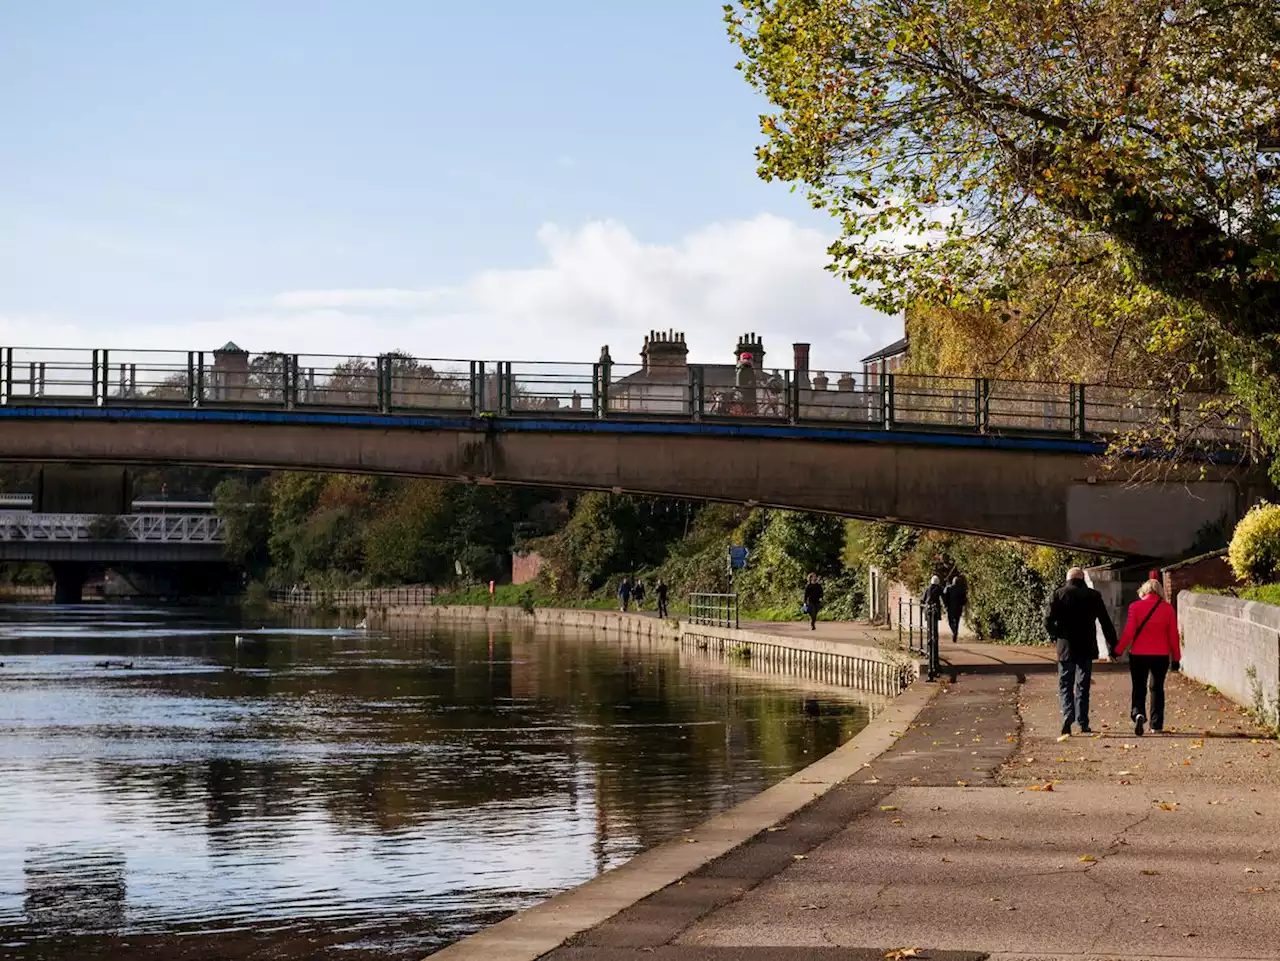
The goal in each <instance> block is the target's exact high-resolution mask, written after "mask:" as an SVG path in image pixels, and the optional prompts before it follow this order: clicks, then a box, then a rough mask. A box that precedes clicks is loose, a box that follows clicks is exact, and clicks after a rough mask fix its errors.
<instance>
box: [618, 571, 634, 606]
mask: <svg viewBox="0 0 1280 961" xmlns="http://www.w3.org/2000/svg"><path fill="white" fill-rule="evenodd" d="M630 608H631V581H630V580H628V579H627V578H625V577H624V578H623V579H622V583H621V584H619V585H618V609H619V610H622V611H626V610H629V609H630Z"/></svg>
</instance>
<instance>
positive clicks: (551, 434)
mask: <svg viewBox="0 0 1280 961" xmlns="http://www.w3.org/2000/svg"><path fill="white" fill-rule="evenodd" d="M112 415H114V416H112ZM1099 450H1100V449H1099V447H1098V446H1097V445H1096V444H1091V443H1085V442H1079V441H1070V440H1066V441H1048V440H1035V439H1031V438H992V437H986V436H970V437H962V438H957V437H955V436H949V435H930V434H922V433H914V434H908V433H884V432H881V433H876V434H862V433H859V432H851V431H839V432H837V431H821V430H814V429H811V428H788V427H765V426H752V425H706V424H688V423H682V424H671V423H658V422H636V421H622V422H608V421H593V420H584V421H579V422H572V421H570V422H565V421H535V420H529V419H520V418H478V419H471V418H464V419H444V418H396V417H386V416H381V417H379V416H368V417H352V416H336V415H335V416H333V417H329V418H326V417H324V416H323V415H314V414H288V413H277V412H262V413H261V414H260V415H255V413H254V412H234V413H233V412H218V411H199V410H195V411H181V412H178V411H165V412H161V414H160V416H157V415H156V414H154V413H153V414H151V415H150V416H149V418H147V419H144V418H143V417H133V416H119V412H111V413H110V414H108V412H101V413H100V414H97V413H96V412H91V411H90V412H85V411H74V412H69V413H68V414H67V416H66V417H65V418H64V419H58V418H57V417H52V418H51V417H50V416H48V412H43V415H42V416H40V417H39V418H35V417H32V418H17V417H15V418H11V419H10V418H6V419H5V420H4V421H3V422H0V457H3V458H4V459H7V460H22V461H34V462H88V463H93V462H97V463H115V464H206V465H215V466H225V467H256V468H275V469H285V470H321V471H337V472H355V473H377V474H398V475H407V476H420V477H435V478H444V479H449V480H464V481H472V482H478V483H512V484H531V485H539V486H547V487H560V488H578V489H597V490H616V491H628V492H634V493H644V494H659V495H669V496H675V497H689V498H698V499H709V500H718V501H730V502H738V503H748V504H760V505H765V506H777V507H786V508H795V509H801V510H812V511H821V512H827V513H832V514H839V515H843V516H847V517H858V518H867V519H888V520H894V521H898V522H901V523H905V524H912V525H916V526H920V527H930V528H939V529H946V530H954V531H963V532H969V533H975V534H983V535H989V536H996V537H1005V538H1014V539H1020V540H1026V541H1030V542H1036V543H1044V544H1055V545H1063V546H1072V547H1080V548H1088V549H1091V550H1100V551H1104V552H1110V553H1116V554H1129V555H1147V556H1161V557H1164V556H1172V555H1176V554H1180V553H1182V552H1184V551H1185V550H1187V549H1188V548H1189V547H1190V546H1191V545H1192V543H1193V542H1194V541H1195V539H1196V534H1197V531H1199V530H1200V529H1202V528H1204V527H1205V526H1206V525H1211V524H1214V523H1216V522H1219V521H1221V520H1223V519H1225V520H1227V521H1233V520H1235V519H1236V518H1238V517H1239V515H1240V514H1241V512H1242V511H1243V509H1244V508H1245V507H1246V506H1247V504H1248V503H1249V502H1250V501H1251V499H1252V498H1253V497H1254V496H1255V495H1256V494H1258V493H1260V492H1262V491H1263V490H1265V487H1264V484H1263V482H1262V481H1261V479H1257V478H1246V477H1243V476H1234V477H1233V476H1231V474H1230V472H1229V471H1227V470H1226V469H1219V468H1211V469H1210V470H1209V471H1208V472H1207V474H1206V475H1205V476H1203V477H1201V476H1200V474H1199V472H1198V471H1196V472H1194V473H1192V474H1190V475H1188V476H1187V477H1185V478H1169V479H1166V480H1164V481H1162V482H1160V483H1158V484H1151V485H1144V486H1141V487H1135V486H1132V485H1131V483H1130V482H1128V481H1126V480H1120V479H1113V478H1111V477H1108V476H1105V475H1103V474H1102V473H1101V471H1100V467H1099V464H1098V454H1099Z"/></svg>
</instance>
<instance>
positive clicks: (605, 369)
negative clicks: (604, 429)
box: [597, 360, 613, 420]
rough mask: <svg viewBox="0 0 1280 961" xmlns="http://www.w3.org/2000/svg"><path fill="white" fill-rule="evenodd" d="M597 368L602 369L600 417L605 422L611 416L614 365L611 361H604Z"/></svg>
mask: <svg viewBox="0 0 1280 961" xmlns="http://www.w3.org/2000/svg"><path fill="white" fill-rule="evenodd" d="M597 366H599V368H600V397H599V407H598V408H597V409H598V411H599V416H600V418H601V419H602V420H603V419H604V418H606V417H608V416H609V378H610V377H611V376H612V374H611V373H610V370H611V368H612V367H613V364H612V363H611V362H610V361H607V360H602V361H601V362H600V363H599V364H598V365H597Z"/></svg>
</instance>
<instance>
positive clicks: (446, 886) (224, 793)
mask: <svg viewBox="0 0 1280 961" xmlns="http://www.w3.org/2000/svg"><path fill="white" fill-rule="evenodd" d="M239 616H240V615H238V614H234V613H228V614H218V613H210V612H198V613H192V612H190V611H173V610H155V609H138V608H112V607H102V606H84V607H77V608H60V609H54V608H51V607H41V606H19V605H13V606H0V662H3V666H0V958H12V959H22V961H34V959H59V961H71V959H75V961H80V959H97V958H102V959H105V958H111V959H122V961H127V959H148V961H150V959H157V961H158V959H162V958H163V959H166V961H168V959H190V961H195V959H199V961H205V959H209V961H212V959H215V958H216V959H239V958H246V959H247V958H253V959H259V958H261V959H299V961H301V959H308V961H310V959H337V958H341V959H344V961H365V959H372V958H378V959H386V961H400V959H417V958H421V957H423V956H424V955H426V954H428V953H430V952H431V951H434V950H436V949H438V948H439V947H441V946H443V945H445V944H447V943H449V942H451V941H454V940H456V939H458V938H460V937H463V936H465V935H466V934H469V933H471V932H473V931H475V930H477V929H479V928H481V927H483V926H484V925H486V924H489V923H492V922H494V921H496V920H499V919H500V918H502V917H504V916H506V915H508V914H510V913H511V912H513V911H515V910H518V909H520V908H524V907H527V906H529V905H532V904H535V903H537V902H538V901H540V900H543V899H544V898H546V897H548V896H550V895H552V894H554V893H556V892H558V891H562V890H564V889H566V888H569V887H572V886H574V885H576V884H579V883H581V882H583V881H586V880H588V879H590V878H591V877H593V876H595V875H596V874H598V873H600V872H601V871H603V870H605V869H607V868H609V867H612V866H615V865H617V864H620V863H622V862H623V861H625V860H627V859H628V858H630V857H631V856H633V855H634V854H636V853H637V852H639V851H641V850H643V849H645V848H647V847H650V846H652V845H654V844H657V843H659V842H661V841H664V840H667V839H670V838H673V837H678V836H679V835H680V834H681V832H682V831H686V830H688V829H690V828H692V827H693V826H695V825H696V824H697V823H698V822H700V821H702V820H703V819H705V818H706V817H707V816H709V815H711V814H713V813H715V812H717V811H720V810H723V809H725V808H727V807H729V806H731V805H733V804H735V803H737V802H739V801H742V800H745V799H746V798H748V797H750V796H751V795H753V794H755V793H757V792H758V791H760V790H761V789H762V788H764V787H766V786H768V785H769V784H771V783H774V782H776V781H778V780H780V779H782V778H784V777H786V776H787V775H789V774H791V773H793V772H795V771H796V770H798V769H800V768H801V767H804V766H805V765H806V764H808V763H810V762H811V761H813V760H816V759H817V758H818V757H820V756H821V755H823V754H825V753H827V752H828V751H830V750H832V749H834V748H835V747H836V746H838V745H839V744H840V743H842V742H843V741H845V740H847V739H848V738H849V737H851V736H852V735H853V734H855V733H856V732H857V731H858V730H860V729H861V728H862V727H863V726H864V725H865V724H866V722H867V720H868V718H869V714H870V710H871V707H870V701H869V700H859V699H857V698H856V696H854V695H843V694H841V693H839V692H836V691H834V690H828V691H827V692H825V693H820V694H818V695H817V699H816V703H815V701H814V698H815V695H814V692H813V690H812V688H811V686H810V685H807V684H805V683H804V682H794V684H792V683H791V682H787V681H785V680H780V679H778V678H775V677H768V676H763V675H758V674H755V673H753V672H752V671H751V670H750V668H749V667H741V666H732V665H727V664H725V663H723V662H718V661H713V660H710V659H708V658H707V656H706V655H705V654H704V655H701V656H699V655H698V654H697V653H696V652H686V653H684V654H682V653H680V652H679V651H678V650H677V649H676V647H675V645H674V644H672V643H671V642H669V641H668V642H660V641H652V642H648V641H644V642H642V641H619V640H617V639H610V640H605V639H603V638H602V637H601V636H599V635H591V634H587V633H573V632H554V633H551V632H548V633H544V632H533V631H531V630H529V631H522V630H521V631H516V632H514V633H513V632H510V631H505V630H497V631H490V630H486V629H476V628H472V627H459V628H457V629H449V630H425V629H421V628H419V629H416V630H415V629H408V628H406V629H404V630H399V629H393V630H391V631H390V633H383V632H368V633H364V632H355V631H346V630H335V628H334V627H332V626H330V627H316V626H297V625H290V624H288V623H282V624H278V625H276V626H272V625H271V624H267V625H261V624H260V623H259V622H257V621H255V622H254V623H252V624H249V625H246V624H242V623H237V620H236V619H237V618H238V617H239ZM237 634H239V635H240V636H241V637H242V640H241V641H240V642H239V643H237V641H236V636H237ZM806 700H807V701H808V703H806Z"/></svg>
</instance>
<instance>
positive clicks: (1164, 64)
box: [725, 0, 1280, 446]
mask: <svg viewBox="0 0 1280 961" xmlns="http://www.w3.org/2000/svg"><path fill="white" fill-rule="evenodd" d="M725 11H726V19H727V21H728V24H729V30H730V33H731V35H732V37H733V39H734V40H735V41H736V42H737V44H738V45H739V46H740V48H741V50H742V52H743V54H744V60H743V62H742V63H741V64H740V67H741V69H742V70H743V72H744V73H745V75H746V77H747V79H748V81H749V82H750V83H752V84H753V85H754V86H755V87H756V88H757V89H759V90H760V91H761V92H763V93H764V94H765V95H766V96H767V97H768V99H769V100H770V101H771V102H772V104H773V105H774V108H775V109H774V110H773V111H772V112H771V113H769V114H768V115H767V116H765V117H764V118H763V119H762V125H763V130H764V133H765V136H766V143H765V145H764V146H763V147H762V148H761V150H760V173H761V175H762V176H763V177H765V178H766V179H780V180H785V181H792V182H796V183H800V184H803V185H805V186H806V187H807V189H808V192H809V195H810V197H811V199H812V201H813V203H814V205H815V206H817V207H819V208H823V209H827V210H829V211H830V212H831V213H832V214H833V215H834V216H835V217H836V218H837V219H838V220H839V222H840V224H841V227H842V232H843V236H842V238H841V239H840V240H839V241H837V242H836V243H835V244H833V246H832V248H831V253H832V257H833V269H835V270H836V271H837V272H838V273H839V274H840V275H841V276H843V277H845V278H846V279H847V280H848V281H849V282H850V284H851V285H852V287H853V289H854V290H855V292H857V293H859V294H861V295H862V296H863V297H864V299H866V300H867V301H868V302H870V303H873V304H875V305H876V306H879V307H881V308H883V309H886V310H890V311H899V310H902V309H903V308H905V307H908V306H910V305H912V304H915V303H919V302H927V303H933V304H939V305H946V306H949V307H960V308H973V307H978V308H983V309H986V308H990V307H992V306H993V305H996V306H998V305H1003V304H1006V303H1008V302H1009V301H1010V300H1011V298H1016V297H1017V295H1018V294H1019V292H1021V291H1023V290H1025V289H1027V288H1028V287H1029V286H1034V285H1037V284H1038V285H1039V287H1040V288H1041V289H1043V290H1053V289H1054V288H1055V286H1057V285H1060V284H1065V283H1067V282H1069V280H1070V279H1071V278H1073V277H1075V276H1076V275H1077V273H1078V271H1080V270H1081V269H1082V268H1087V267H1089V266H1090V265H1093V264H1096V263H1099V262H1107V263H1109V264H1111V265H1112V269H1114V270H1117V271H1121V272H1122V273H1127V275H1128V280H1129V281H1131V283H1132V285H1133V287H1134V289H1135V290H1136V289H1138V288H1139V287H1141V286H1145V287H1148V288H1150V289H1151V290H1153V291H1155V292H1157V293H1158V294H1160V295H1161V296H1164V297H1168V298H1171V299H1172V300H1173V301H1175V302H1177V303H1178V304H1181V305H1184V307H1183V314H1184V319H1186V320H1188V321H1191V322H1192V323H1203V324H1205V325H1206V326H1207V328H1208V330H1209V331H1210V332H1211V333H1213V334H1214V335H1215V336H1216V337H1218V338H1220V341H1221V343H1220V348H1221V350H1222V356H1223V359H1224V360H1225V361H1226V362H1227V363H1228V364H1229V368H1230V370H1229V373H1230V376H1229V378H1228V379H1229V381H1230V383H1231V384H1232V386H1233V387H1234V388H1235V390H1236V391H1237V392H1238V393H1239V394H1240V396H1242V397H1243V398H1245V399H1246V400H1247V401H1248V402H1249V403H1250V405H1251V407H1252V408H1253V413H1254V416H1255V419H1256V420H1257V421H1258V422H1259V424H1260V426H1261V428H1262V430H1263V431H1264V434H1265V435H1266V436H1267V437H1268V438H1269V439H1270V440H1271V442H1272V445H1273V446H1274V444H1275V442H1276V441H1277V440H1280V405H1277V404H1276V403H1275V402H1274V398H1275V397H1276V396H1280V391H1278V390H1277V380H1276V378H1277V372H1278V371H1280V339H1278V338H1277V334H1280V167H1278V166H1277V163H1276V162H1275V160H1274V159H1272V158H1269V157H1266V156H1260V155H1259V153H1258V150H1257V144H1258V139H1259V137H1260V136H1265V135H1266V134H1267V133H1268V132H1270V131H1275V130H1276V129H1277V128H1278V127H1280V56H1278V53H1280V18H1278V17H1277V16H1276V9H1275V4H1274V2H1273V0H1055V2H1044V0H1007V2H992V0H737V2H734V3H730V4H728V5H727V6H726V8H725ZM1183 327H1184V325H1183V324H1182V323H1181V321H1177V320H1174V321H1171V322H1170V323H1168V325H1167V328H1168V333H1169V334H1170V336H1175V337H1176V336H1185V331H1184V330H1183Z"/></svg>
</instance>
